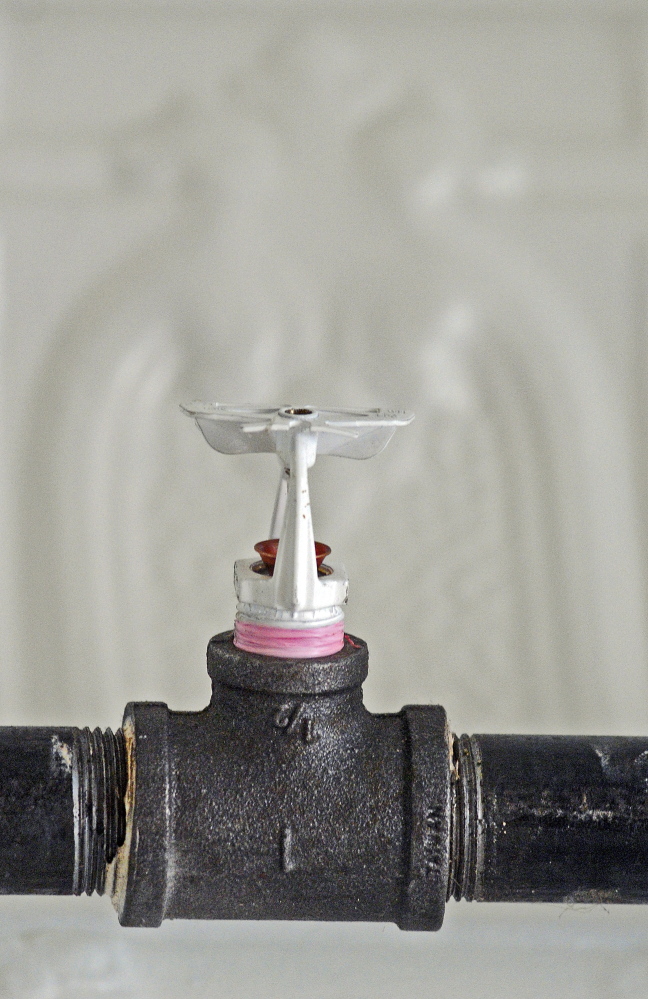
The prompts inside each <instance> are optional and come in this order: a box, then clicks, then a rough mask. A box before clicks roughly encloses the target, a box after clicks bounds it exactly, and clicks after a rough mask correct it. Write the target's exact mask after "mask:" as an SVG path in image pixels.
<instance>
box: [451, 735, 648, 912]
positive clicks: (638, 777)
mask: <svg viewBox="0 0 648 999" xmlns="http://www.w3.org/2000/svg"><path fill="white" fill-rule="evenodd" d="M455 753H456V757H457V760H458V765H459V770H460V774H461V780H460V782H459V784H458V789H460V793H458V794H457V796H456V808H457V814H459V815H460V816H461V820H460V824H461V826H462V828H464V829H466V830H467V832H466V833H464V837H463V840H462V844H463V843H465V846H462V849H463V851H464V857H463V861H462V863H461V864H459V863H456V864H455V865H454V871H453V884H452V886H451V889H452V894H453V895H454V897H455V898H461V897H464V898H468V899H475V900H476V901H482V902H562V903H570V902H599V903H600V902H605V903H611V902H644V903H645V902H647V901H648V739H646V738H619V737H599V736H596V737H594V736H575V737H574V736H535V735H529V736H520V735H476V736H472V737H471V738H469V737H468V736H466V735H464V736H462V737H461V739H460V740H458V742H457V745H456V749H455Z"/></svg>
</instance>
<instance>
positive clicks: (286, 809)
mask: <svg viewBox="0 0 648 999" xmlns="http://www.w3.org/2000/svg"><path fill="white" fill-rule="evenodd" d="M208 668H209V672H210V675H211V678H212V682H213V696H212V700H211V703H210V705H209V706H208V707H207V708H206V709H205V710H204V711H199V712H173V711H169V709H168V708H167V706H166V705H165V704H153V703H140V704H132V705H129V706H128V707H127V709H126V714H125V717H124V729H123V732H122V730H119V731H118V732H117V733H116V734H114V735H113V733H112V732H110V730H107V731H106V732H104V733H102V732H101V731H100V730H99V729H96V730H95V731H94V732H90V731H89V730H88V729H83V730H80V729H74V728H66V729H53V728H52V729H50V728H5V729H0V891H2V892H4V893H17V894H24V893H33V892H36V893H47V894H80V893H81V892H83V891H85V892H88V893H91V892H92V891H98V892H100V893H101V892H103V891H104V890H105V889H106V888H109V890H110V892H111V894H112V896H113V902H114V903H115V905H116V907H117V909H118V913H119V918H120V921H121V922H122V923H123V924H125V925H138V926H156V925H159V924H160V922H161V921H162V920H163V919H164V918H227V919H233V918H234V919H236V918H241V919H338V920H378V921H394V922H396V923H398V925H399V926H401V927H402V928H403V929H428V930H431V929H438V928H439V927H440V926H441V923H442V921H443V914H444V907H445V902H446V898H450V897H454V898H455V899H460V898H465V899H469V900H475V901H509V902H515V901H545V902H561V903H569V902H606V903H608V902H643V903H645V902H648V738H636V739H633V738H599V737H596V738H595V737H560V736H500V735H479V736H471V737H469V736H465V735H463V736H461V737H460V738H456V737H454V736H452V735H451V734H450V732H449V730H448V727H447V722H446V717H445V712H444V711H443V709H442V708H440V707H433V706H410V707H406V708H404V709H403V710H402V711H401V712H400V713H399V714H391V715H389V714H386V715H372V714H371V713H369V712H368V711H367V710H366V709H365V708H364V706H363V703H362V691H361V684H362V682H363V680H364V678H365V676H366V673H367V648H366V645H365V644H364V642H362V641H361V640H359V639H355V638H351V637H349V636H347V639H346V644H345V647H344V649H343V650H342V651H341V652H340V653H337V654H336V655H335V656H331V657H326V658H322V659H314V660H288V661H283V660H279V659H272V658H270V657H266V656H255V655H251V654H249V653H245V652H241V651H240V650H238V649H236V648H235V647H234V645H233V643H232V640H231V634H230V633H226V634H224V635H218V636H216V638H214V639H212V641H211V642H210V645H209V649H208ZM107 872H109V873H110V877H109V879H108V880H107Z"/></svg>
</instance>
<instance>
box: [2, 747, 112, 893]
mask: <svg viewBox="0 0 648 999" xmlns="http://www.w3.org/2000/svg"><path fill="white" fill-rule="evenodd" d="M125 789H126V765H125V752H124V740H123V736H122V733H121V731H118V732H117V733H116V734H113V733H112V732H111V731H110V729H108V730H107V731H106V732H103V733H102V732H101V731H100V730H99V729H95V731H94V732H91V731H90V730H89V729H87V728H86V729H78V728H0V893H2V894H5V895H7V894H11V895H30V894H39V895H80V894H82V892H87V894H89V895H90V894H92V892H93V891H97V892H99V894H102V893H103V891H104V889H105V876H106V864H107V863H109V862H110V861H111V860H112V859H113V858H114V856H115V854H116V852H117V848H118V846H119V844H120V843H123V840H124V835H125V812H124V795H125Z"/></svg>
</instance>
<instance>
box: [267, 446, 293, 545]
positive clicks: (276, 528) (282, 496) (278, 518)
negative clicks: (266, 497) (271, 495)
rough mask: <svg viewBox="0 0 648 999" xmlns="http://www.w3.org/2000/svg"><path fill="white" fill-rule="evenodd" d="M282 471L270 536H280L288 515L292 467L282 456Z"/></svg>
mask: <svg viewBox="0 0 648 999" xmlns="http://www.w3.org/2000/svg"><path fill="white" fill-rule="evenodd" d="M279 461H281V472H280V473H279V485H278V486H277V496H276V498H275V505H274V510H273V511H272V520H271V522H270V534H269V535H268V537H269V538H278V537H280V535H281V530H282V528H283V522H284V517H285V515H286V499H287V498H288V480H289V478H290V469H288V468H286V466H285V465H284V463H283V461H282V460H281V458H279Z"/></svg>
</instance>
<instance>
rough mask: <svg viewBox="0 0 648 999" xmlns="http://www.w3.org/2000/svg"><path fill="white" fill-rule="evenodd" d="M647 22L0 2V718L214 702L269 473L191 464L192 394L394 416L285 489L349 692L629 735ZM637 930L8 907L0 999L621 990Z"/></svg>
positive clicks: (634, 11)
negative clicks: (166, 916) (362, 645)
mask: <svg viewBox="0 0 648 999" xmlns="http://www.w3.org/2000/svg"><path fill="white" fill-rule="evenodd" d="M647 27H648V15H647V13H646V8H645V6H644V5H643V4H641V3H632V2H627V3H624V2H623V0H618V2H608V3H606V4H602V3H597V2H594V0H592V2H588V0H580V2H579V0H571V2H567V0H565V2H558V0H556V2H554V3H551V4H546V3H540V2H539V0H538V2H534V0H528V2H527V0H524V2H523V0H518V2H515V0H510V2H506V0H492V2H491V3H489V4H488V5H486V4H484V3H479V2H478V0H473V2H470V0H466V2H461V3H457V2H455V0H438V2H434V3H432V2H431V3H429V4H427V5H426V4H423V3H410V4H403V3H397V2H396V0H393V2H390V0H385V2H384V3H380V4H378V3H368V2H366V3H361V2H360V0H340V2H339V3H336V4H325V3H323V2H322V3H320V4H317V3H315V2H309V3H307V4H304V3H301V4H299V5H297V4H295V5H292V4H291V3H290V2H286V3H285V4H282V5H281V6H278V5H274V4H272V3H270V2H267V3H262V2H258V3H257V4H255V5H253V4H244V3H242V2H236V0H232V2H231V3H229V4H225V5H220V6H218V5H216V4H212V3H205V2H200V0H184V2H180V0H176V2H169V3H164V2H154V0H148V2H147V0H132V2H130V3H129V2H123V3H114V4H113V3H110V2H109V0H93V2H90V0H87V2H84V0H78V2H74V0H73V2H70V3H61V2H58V0H51V2H44V0H34V2H28V0H14V2H13V3H10V4H8V5H6V6H5V7H4V8H2V14H1V15H0V34H1V37H2V45H1V46H0V64H1V65H2V74H1V88H2V95H3V99H2V110H1V117H0V125H1V131H0V236H1V239H2V271H1V273H2V286H3V290H2V314H1V321H2V336H1V338H0V350H1V352H2V353H1V355H0V357H1V361H2V363H1V368H0V377H1V379H2V383H1V386H2V391H1V398H0V405H1V407H2V419H1V421H0V434H1V436H0V456H1V459H2V469H3V474H2V478H1V480H0V721H1V722H2V723H3V724H48V723H51V724H58V723H70V724H80V725H85V724H87V725H91V726H94V725H97V724H98V725H102V726H105V725H111V726H113V727H114V726H115V725H116V724H118V723H119V719H120V717H121V712H122V710H123V706H124V704H125V702H126V701H127V700H134V699H145V700H165V701H167V702H168V703H169V704H170V705H171V706H172V707H174V708H199V707H202V706H203V704H204V703H205V702H206V700H207V697H208V690H209V687H208V682H207V677H206V672H205V667H204V650H205V647H206V644H207V640H208V638H209V637H210V635H211V634H213V633H215V632H217V631H220V630H223V629H225V628H227V627H230V626H231V622H232V618H233V612H234V598H233V590H232V585H231V570H232V563H233V561H234V559H235V558H237V557H244V556H246V555H248V554H250V552H251V549H252V545H253V544H254V543H255V542H256V541H258V540H260V539H261V538H263V537H265V535H266V533H267V525H268V523H269V516H270V512H271V505H272V496H273V491H274V484H275V482H274V479H275V466H274V463H273V462H272V461H271V459H268V458H262V457H256V456H250V457H248V456H245V457H239V458H226V457H223V456H220V455H216V454H214V453H213V452H210V451H209V449H208V448H207V447H206V446H205V444H204V442H203V441H202V439H201V438H200V436H199V434H198V433H197V431H196V430H195V428H193V427H192V426H191V424H190V423H189V421H187V420H186V418H184V417H182V416H181V415H180V413H179V410H178V408H177V404H178V403H179V402H181V401H188V400H191V399H193V398H196V397H202V398H206V399H209V400H219V401H228V402H240V401H253V402H273V401H277V402H278V403H281V402H296V403H314V404H329V405H356V404H358V405H365V404H372V405H376V404H381V405H389V406H394V405H396V406H403V407H407V408H412V409H414V410H415V411H416V413H417V419H416V422H415V423H414V424H413V425H412V427H410V428H409V429H408V430H405V431H402V432H400V433H399V435H398V437H397V438H395V439H394V441H393V443H392V444H391V445H390V447H389V448H388V449H387V451H385V452H384V454H383V455H381V456H380V457H379V458H377V459H374V460H373V461H372V462H369V463H366V464H364V463H355V462H343V461H337V462H334V461H331V462H329V463H327V462H325V461H322V462H320V463H319V464H318V466H317V468H316V470H315V474H314V476H313V493H314V504H315V526H316V534H317V536H318V537H319V538H321V540H324V541H326V542H328V543H329V544H330V545H331V546H332V547H333V549H334V552H335V555H336V556H337V557H338V558H341V559H342V560H343V561H344V562H345V564H346V566H347V568H348V570H349V573H350V576H351V585H352V590H351V601H350V606H349V612H348V616H347V622H348V626H349V628H350V629H351V630H352V631H355V632H356V633H357V634H360V635H362V636H363V637H364V638H366V639H367V640H368V641H369V643H370V649H371V673H370V678H369V681H368V683H367V687H366V690H367V702H368V704H369V706H370V707H371V708H373V709H377V710H378V709H379V710H398V709H399V708H400V706H401V705H402V704H403V703H408V702H416V701H432V702H440V703H443V704H444V705H445V706H446V707H447V709H448V711H449V714H450V718H451V721H452V723H453V727H454V728H455V730H456V731H469V732H471V731H480V730H481V731H488V730H490V731H502V732H505V731H543V732H578V731H588V732H614V733H624V732H635V733H645V732H646V731H648V696H647V695H648V669H647V666H646V592H645V570H646V565H647V561H648V532H647V530H646V526H647V524H648V520H647V515H648V477H647V475H646V457H647V447H646V443H645V441H646V431H647V430H648V347H647V345H646V319H647V311H646V303H647V301H648V294H647V287H648V286H647V281H646V275H647V268H648V249H647V240H646V233H647V216H646V208H647V205H648V173H647V170H648V146H647V132H646V128H647V113H646V108H647V100H646V97H647V88H646V41H647ZM394 593H396V594H397V596H396V597H394ZM647 919H648V914H645V913H643V912H641V911H639V910H632V909H621V908H617V909H615V910H613V911H607V910H605V909H602V908H577V909H573V908H569V909H564V908H561V907H549V908H533V907H526V906H516V907H512V906H502V907H499V908H498V907H492V906H491V907H489V906H483V907H479V906H475V905H473V906H469V905H467V904H465V903H461V904H459V905H457V904H455V903H451V905H450V906H449V908H448V916H447V920H446V925H445V927H444V929H443V931H442V932H441V933H440V934H438V935H435V936H426V935H422V934H404V933H400V932H399V931H398V930H396V929H395V928H394V927H391V926H389V927H380V926H378V927H375V926H351V927H349V926H336V925H332V926H317V925H311V924H307V925H286V926H283V925H279V924H267V925H252V924H238V925H235V924H220V925H217V924H214V925H210V924H204V925H195V926H194V925H191V924H182V923H178V924H166V925H165V926H164V927H163V928H162V929H161V930H154V931H153V930H152V931H136V930H121V929H120V928H119V927H118V926H117V925H116V919H115V916H114V914H113V913H112V910H111V909H110V905H109V903H108V901H107V900H106V899H96V898H95V899H83V900H79V899H67V900H65V899H64V900H58V901H53V900H48V899H21V900H14V899H7V898H4V899H2V900H1V903H0V996H3V997H4V996H7V997H12V999H13V997H23V996H25V997H26V996H29V997H38V999H41V997H42V999H50V997H52V999H55V997H56V999H58V997H59V996H60V997H63V996H66V997H68V996H74V997H81V999H84V997H86V996H88V997H90V996H92V997H94V996H103V995H113V994H115V995H116V994H119V995H120V996H124V997H131V996H132V997H138V999H146V997H148V996H151V997H153V996H155V997H166V996H169V997H176V996H183V995H184V994H186V993H188V992H191V994H192V996H195V997H197V999H201V997H203V996H228V997H229V996H233V997H237V999H238V997H241V999H243V997H246V999H247V997H252V996H255V997H257V996H262V997H271V996H282V997H285V999H290V997H293V996H294V997H298V996H299V997H305V996H307V997H311V996H312V997H316V999H319V997H336V999H337V997H339V999H342V997H344V999H347V997H349V999H364V997H369V996H371V997H374V996H383V995H384V996H390V997H400V996H403V997H405V996H407V997H414V996H416V997H418V996H437V995H439V996H440V995H443V994H447V992H448V989H450V988H452V989H453V990H455V992H456V994H457V995H466V996H470V997H471V999H477V997H484V999H486V997H499V996H516V997H520V996H539V995H551V996H569V997H576V996H581V995H583V996H585V995H587V996H595V997H597V996H601V997H604V996H605V997H607V996H625V995H632V996H637V995H642V994H645V993H646V991H648V945H647V944H646V942H645V941H646V939H648V937H647V935H646V920H647Z"/></svg>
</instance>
